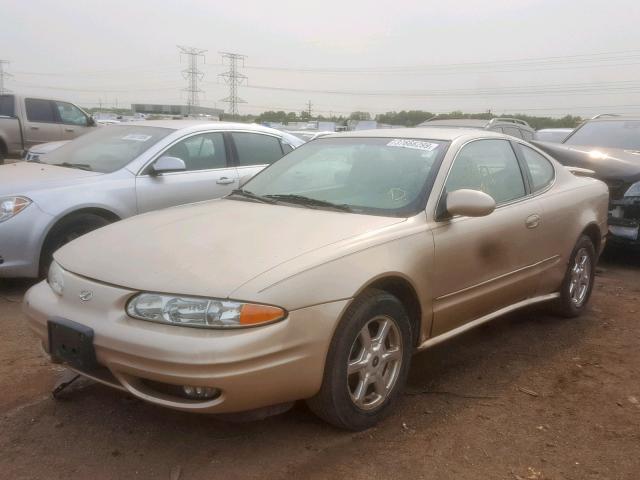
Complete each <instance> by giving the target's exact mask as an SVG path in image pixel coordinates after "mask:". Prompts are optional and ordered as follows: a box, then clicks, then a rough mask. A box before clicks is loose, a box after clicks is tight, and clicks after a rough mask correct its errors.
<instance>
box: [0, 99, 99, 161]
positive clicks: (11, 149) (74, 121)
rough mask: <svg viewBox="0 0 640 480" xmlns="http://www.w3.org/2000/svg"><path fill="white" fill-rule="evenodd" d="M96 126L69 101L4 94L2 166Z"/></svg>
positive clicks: (0, 133) (0, 124)
mask: <svg viewBox="0 0 640 480" xmlns="http://www.w3.org/2000/svg"><path fill="white" fill-rule="evenodd" d="M95 126H96V122H95V121H94V119H93V118H92V117H91V116H90V115H89V114H88V113H86V112H85V111H84V110H82V109H81V108H79V107H77V106H75V105H74V104H72V103H69V102H63V101H61V100H51V99H46V98H35V97H28V96H20V95H0V165H1V164H2V163H4V159H5V158H6V157H7V156H22V155H23V153H24V152H25V151H27V150H28V149H29V148H30V147H32V146H33V145H37V144H39V143H44V142H54V141H59V140H71V139H74V138H76V137H77V136H79V135H82V134H83V133H86V132H88V131H90V130H91V129H92V128H94V127H95Z"/></svg>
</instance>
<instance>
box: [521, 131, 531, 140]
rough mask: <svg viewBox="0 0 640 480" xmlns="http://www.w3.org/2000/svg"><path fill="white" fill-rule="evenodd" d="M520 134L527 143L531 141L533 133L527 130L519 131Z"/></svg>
mask: <svg viewBox="0 0 640 480" xmlns="http://www.w3.org/2000/svg"><path fill="white" fill-rule="evenodd" d="M520 133H522V138H524V139H525V140H526V141H527V142H530V141H531V140H533V133H532V132H530V131H529V130H520Z"/></svg>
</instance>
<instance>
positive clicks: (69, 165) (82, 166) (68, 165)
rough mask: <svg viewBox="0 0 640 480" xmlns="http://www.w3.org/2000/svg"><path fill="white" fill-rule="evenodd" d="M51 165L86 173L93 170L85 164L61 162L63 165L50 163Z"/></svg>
mask: <svg viewBox="0 0 640 480" xmlns="http://www.w3.org/2000/svg"><path fill="white" fill-rule="evenodd" d="M52 165H55V166H56V167H66V168H77V169H79V170H87V171H88V172H93V168H91V165H88V164H86V163H69V162H63V163H52Z"/></svg>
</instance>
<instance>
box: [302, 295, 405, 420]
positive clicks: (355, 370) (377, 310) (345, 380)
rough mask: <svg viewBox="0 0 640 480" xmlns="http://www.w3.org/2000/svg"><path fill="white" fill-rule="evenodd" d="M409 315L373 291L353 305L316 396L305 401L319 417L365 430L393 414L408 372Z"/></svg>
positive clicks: (390, 298) (336, 338) (331, 350)
mask: <svg viewBox="0 0 640 480" xmlns="http://www.w3.org/2000/svg"><path fill="white" fill-rule="evenodd" d="M410 325H411V324H410V320H409V316H408V315H407V312H406V310H405V308H404V307H403V305H402V303H401V302H400V301H399V300H398V299H397V298H396V297H394V296H393V295H390V294H388V293H386V292H383V291H380V290H370V291H367V292H365V293H364V294H362V295H361V296H360V297H358V298H356V299H355V300H354V301H353V303H352V304H351V305H350V306H349V308H348V310H347V312H346V313H345V315H344V317H343V318H342V320H341V321H340V324H339V325H338V328H337V329H336V332H335V334H334V337H333V339H332V341H331V345H330V347H329V352H328V354H327V360H326V363H325V367H324V372H325V373H324V378H323V381H322V386H321V388H320V391H319V392H318V394H317V395H316V396H315V397H313V398H311V399H309V400H307V404H308V405H309V408H310V409H311V410H312V411H313V412H314V413H315V414H316V415H318V416H319V417H320V418H322V419H324V420H325V421H327V422H329V423H331V424H333V425H335V426H337V427H339V428H344V429H348V430H365V429H367V428H370V427H372V426H373V425H375V424H376V423H377V422H378V421H379V420H380V419H382V418H383V417H384V416H385V415H386V414H388V413H389V411H390V410H391V408H392V407H393V404H394V403H395V402H396V401H397V399H398V397H399V395H400V392H401V391H402V389H403V387H404V384H405V382H406V379H407V374H408V372H409V364H410V361H411V353H412V350H413V343H412V341H411V326H410Z"/></svg>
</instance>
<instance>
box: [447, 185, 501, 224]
mask: <svg viewBox="0 0 640 480" xmlns="http://www.w3.org/2000/svg"><path fill="white" fill-rule="evenodd" d="M495 209H496V201H495V200H494V199H493V198H492V197H491V196H490V195H487V194H486V193H484V192H481V191H479V190H468V189H464V188H463V189H461V190H454V191H453V192H449V193H447V196H446V210H447V213H448V214H449V215H451V216H453V215H463V216H465V217H484V216H486V215H489V214H490V213H491V212H493V211H494V210H495Z"/></svg>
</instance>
